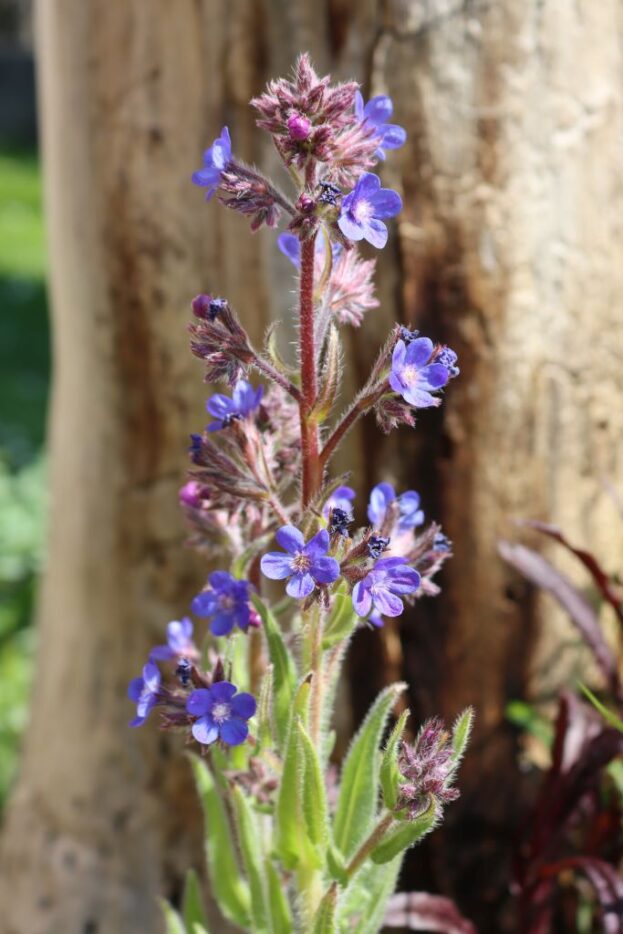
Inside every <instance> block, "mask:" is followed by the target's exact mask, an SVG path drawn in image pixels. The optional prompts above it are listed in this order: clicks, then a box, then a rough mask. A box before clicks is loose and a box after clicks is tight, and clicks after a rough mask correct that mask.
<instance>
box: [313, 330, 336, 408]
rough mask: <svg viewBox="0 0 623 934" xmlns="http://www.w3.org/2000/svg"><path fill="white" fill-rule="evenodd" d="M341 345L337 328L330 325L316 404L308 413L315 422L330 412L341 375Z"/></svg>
mask: <svg viewBox="0 0 623 934" xmlns="http://www.w3.org/2000/svg"><path fill="white" fill-rule="evenodd" d="M341 358H342V347H341V344H340V335H339V332H338V329H337V328H336V327H335V326H334V325H331V326H330V329H329V336H328V338H327V349H326V353H325V356H324V360H323V362H322V374H323V381H322V385H321V387H320V392H319V393H318V398H317V400H316V404H315V405H314V408H313V409H312V411H311V413H310V418H312V419H313V420H314V421H315V422H316V424H318V425H320V424H322V422H324V420H325V419H326V418H327V416H328V415H329V414H330V413H331V410H332V408H333V404H334V402H335V399H336V396H337V393H338V390H339V388H340V379H341V376H342V359H341Z"/></svg>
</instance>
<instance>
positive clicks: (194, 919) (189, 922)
mask: <svg viewBox="0 0 623 934" xmlns="http://www.w3.org/2000/svg"><path fill="white" fill-rule="evenodd" d="M182 905H183V914H184V924H185V925H186V930H187V931H192V929H193V924H203V925H205V923H206V918H205V913H204V910H203V899H202V897H201V887H200V885H199V879H198V877H197V873H196V872H195V870H194V869H189V870H188V871H187V873H186V881H185V883H184V898H183V901H182Z"/></svg>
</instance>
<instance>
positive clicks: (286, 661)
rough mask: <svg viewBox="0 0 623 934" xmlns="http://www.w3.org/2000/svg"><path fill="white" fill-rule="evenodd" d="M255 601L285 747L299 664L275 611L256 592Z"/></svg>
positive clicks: (277, 729) (277, 726) (280, 741)
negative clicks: (271, 674)
mask: <svg viewBox="0 0 623 934" xmlns="http://www.w3.org/2000/svg"><path fill="white" fill-rule="evenodd" d="M253 604H254V606H255V609H256V610H257V611H258V613H259V614H260V616H261V618H262V623H263V625H264V633H265V635H266V641H267V643H268V654H269V655H270V660H271V662H272V665H273V690H274V694H273V697H274V701H273V716H274V720H275V732H276V735H277V740H278V744H279V749H283V747H284V745H285V741H286V736H287V731H288V724H289V721H290V714H291V709H292V698H293V695H294V689H295V685H296V666H295V664H294V660H293V658H292V656H291V654H290V652H289V650H288V648H287V646H286V644H285V642H284V641H283V636H282V634H281V630H280V628H279V624H278V623H277V621H276V619H275V617H274V616H273V614H272V613H271V612H270V610H269V609H268V607H267V606H266V604H264V603H263V602H262V601H261V600H260V599H259V597H257V596H253Z"/></svg>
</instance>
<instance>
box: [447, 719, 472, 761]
mask: <svg viewBox="0 0 623 934" xmlns="http://www.w3.org/2000/svg"><path fill="white" fill-rule="evenodd" d="M473 723H474V708H473V707H466V708H465V710H464V711H463V713H462V714H459V716H458V717H457V719H456V723H455V724H454V727H453V728H452V760H453V761H454V762H455V763H456V764H457V765H458V764H459V762H460V761H461V759H462V758H463V753H464V752H465V750H466V748H467V744H468V742H469V737H470V735H471V732H472V726H473Z"/></svg>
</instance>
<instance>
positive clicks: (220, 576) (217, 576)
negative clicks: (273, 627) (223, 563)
mask: <svg viewBox="0 0 623 934" xmlns="http://www.w3.org/2000/svg"><path fill="white" fill-rule="evenodd" d="M208 581H209V583H210V587H209V589H208V590H204V591H202V593H200V594H197V596H196V597H195V598H194V600H193V602H192V603H191V609H192V611H193V613H196V614H197V616H202V617H207V618H208V619H210V620H211V622H210V632H211V633H212V635H214V636H226V635H227V633H229V632H231V631H232V629H233V628H234V626H238V628H239V629H242V630H243V632H246V630H247V629H248V627H249V620H250V612H251V610H250V606H249V596H250V588H251V585H250V584H249V582H248V581H241V580H236V578H235V577H232V576H231V574H229V573H228V572H227V571H213V572H212V574H210V575H209V577H208Z"/></svg>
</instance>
